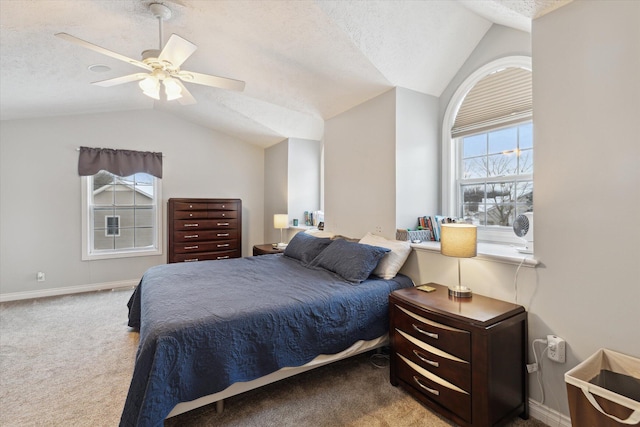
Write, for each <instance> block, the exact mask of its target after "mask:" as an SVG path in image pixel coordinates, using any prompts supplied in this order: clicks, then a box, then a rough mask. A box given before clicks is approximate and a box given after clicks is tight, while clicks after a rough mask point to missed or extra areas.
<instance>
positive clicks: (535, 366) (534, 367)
mask: <svg viewBox="0 0 640 427" xmlns="http://www.w3.org/2000/svg"><path fill="white" fill-rule="evenodd" d="M537 370H538V364H537V363H529V364H528V365H527V372H528V373H530V374H532V373H534V372H536V371H537Z"/></svg>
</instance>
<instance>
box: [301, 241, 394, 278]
mask: <svg viewBox="0 0 640 427" xmlns="http://www.w3.org/2000/svg"><path fill="white" fill-rule="evenodd" d="M387 252H389V249H387V248H381V247H379V246H371V245H365V244H363V243H354V242H349V241H347V240H343V239H338V240H334V241H333V242H332V243H331V244H330V245H329V246H327V248H326V249H325V250H324V251H322V252H321V253H320V254H319V255H318V256H317V257H316V259H314V260H313V262H312V263H311V266H313V267H321V268H324V269H325V270H329V271H332V272H334V273H336V274H338V275H340V276H341V277H343V278H344V279H346V280H348V281H350V282H355V283H360V282H362V281H363V280H365V279H366V278H367V277H369V275H370V274H371V272H372V271H373V270H374V269H375V268H376V267H377V265H378V262H379V261H380V259H381V258H382V257H383V256H384V255H385V254H386V253H387Z"/></svg>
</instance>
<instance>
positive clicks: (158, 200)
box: [80, 176, 163, 261]
mask: <svg viewBox="0 0 640 427" xmlns="http://www.w3.org/2000/svg"><path fill="white" fill-rule="evenodd" d="M92 179H93V177H91V176H81V177H80V183H81V194H82V196H81V203H82V260H83V261H90V260H98V259H113V258H129V257H139V256H153V255H162V229H163V227H162V180H161V179H159V178H155V177H154V179H153V194H154V212H155V218H154V220H155V221H154V224H155V238H154V243H153V245H152V246H151V247H147V248H134V249H108V250H95V249H93V232H94V230H93V224H94V222H93V214H92V212H93V209H92V206H91V205H90V203H91V201H92V199H93V198H92V194H91V193H92V189H93V185H92ZM112 216H113V215H112ZM105 221H106V219H105ZM118 222H119V221H118ZM105 233H106V231H105Z"/></svg>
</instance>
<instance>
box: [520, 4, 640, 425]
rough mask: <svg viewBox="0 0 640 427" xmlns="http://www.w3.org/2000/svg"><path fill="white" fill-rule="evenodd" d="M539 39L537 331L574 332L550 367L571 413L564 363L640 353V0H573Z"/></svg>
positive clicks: (550, 378) (544, 21) (545, 21)
mask: <svg viewBox="0 0 640 427" xmlns="http://www.w3.org/2000/svg"><path fill="white" fill-rule="evenodd" d="M532 36H533V103H534V104H533V107H534V111H533V115H534V137H535V144H536V146H535V162H536V166H535V168H536V171H535V177H534V186H535V193H534V203H535V212H536V218H535V221H536V228H535V233H536V234H535V240H536V257H539V258H540V260H541V261H542V263H543V265H542V266H541V267H540V268H539V269H538V278H537V280H538V285H537V289H536V299H537V300H539V301H540V302H541V304H540V305H539V308H538V309H537V310H536V312H535V316H533V319H532V320H533V321H532V322H531V323H530V335H531V337H532V338H533V337H538V336H541V335H545V334H547V333H549V332H553V333H555V334H557V335H560V336H562V337H563V338H565V339H566V340H567V343H568V350H567V363H566V364H564V365H555V364H550V368H551V369H550V372H548V373H547V374H545V376H544V379H545V382H546V383H547V384H548V386H549V387H550V388H552V389H553V390H554V394H555V396H556V397H557V398H558V400H559V401H560V409H561V410H562V411H563V412H564V413H567V411H568V409H567V403H566V395H565V390H564V384H563V373H564V372H565V371H567V370H569V369H570V368H572V367H573V366H575V365H576V364H578V363H579V362H581V361H582V360H584V359H585V358H587V357H588V356H590V355H591V354H593V353H594V352H595V351H596V350H597V349H598V348H600V347H606V348H611V349H614V350H617V351H620V352H623V353H627V354H630V355H633V356H636V357H640V330H639V329H638V324H639V323H640V313H639V311H638V310H639V308H640V304H639V303H640V250H639V249H638V248H639V246H638V242H640V222H639V212H640V143H639V136H640V78H639V76H640V2H636V1H576V2H572V3H570V4H568V5H566V6H564V7H562V8H559V9H558V10H556V11H554V12H553V13H550V14H548V15H545V16H544V17H542V18H540V19H538V20H535V21H534V22H533V30H532ZM548 405H550V406H553V407H556V403H555V402H554V401H553V400H549V402H548Z"/></svg>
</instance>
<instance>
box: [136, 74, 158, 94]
mask: <svg viewBox="0 0 640 427" xmlns="http://www.w3.org/2000/svg"><path fill="white" fill-rule="evenodd" d="M138 86H140V89H142V90H143V91H144V92H153V91H154V90H157V89H158V87H159V86H160V82H159V81H158V79H157V78H156V77H155V76H152V75H149V76H147V77H145V78H144V79H142V80H140V83H138Z"/></svg>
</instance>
